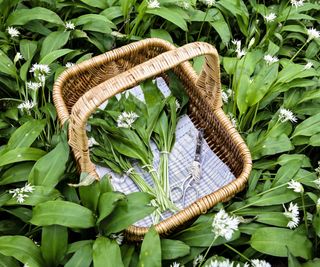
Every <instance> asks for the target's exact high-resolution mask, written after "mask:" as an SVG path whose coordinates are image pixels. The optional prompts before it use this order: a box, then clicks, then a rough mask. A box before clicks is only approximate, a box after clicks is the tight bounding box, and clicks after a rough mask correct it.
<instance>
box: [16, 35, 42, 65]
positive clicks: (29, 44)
mask: <svg viewBox="0 0 320 267" xmlns="http://www.w3.org/2000/svg"><path fill="white" fill-rule="evenodd" d="M37 44H38V43H37V42H36V41H30V40H26V39H23V40H21V41H20V43H19V45H20V53H21V54H22V56H23V58H24V59H25V60H28V61H29V60H31V59H32V58H33V56H34V54H35V53H36V50H37Z"/></svg>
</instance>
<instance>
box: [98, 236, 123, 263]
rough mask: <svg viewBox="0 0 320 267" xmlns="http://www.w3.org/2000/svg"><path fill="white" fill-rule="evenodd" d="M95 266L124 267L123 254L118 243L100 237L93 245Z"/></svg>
mask: <svg viewBox="0 0 320 267" xmlns="http://www.w3.org/2000/svg"><path fill="white" fill-rule="evenodd" d="M92 254H93V265H94V266H95V267H114V266H119V267H123V266H124V265H123V262H122V259H121V252H120V248H119V245H118V244H117V242H116V241H114V240H110V239H108V238H106V237H103V236H101V237H98V238H97V239H96V241H95V242H94V244H93V253H92Z"/></svg>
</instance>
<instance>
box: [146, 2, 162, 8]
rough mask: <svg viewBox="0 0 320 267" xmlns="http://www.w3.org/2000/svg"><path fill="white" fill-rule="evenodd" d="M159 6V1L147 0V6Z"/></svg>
mask: <svg viewBox="0 0 320 267" xmlns="http://www.w3.org/2000/svg"><path fill="white" fill-rule="evenodd" d="M159 7H160V3H159V1H158V0H149V1H148V8H150V9H154V8H159Z"/></svg>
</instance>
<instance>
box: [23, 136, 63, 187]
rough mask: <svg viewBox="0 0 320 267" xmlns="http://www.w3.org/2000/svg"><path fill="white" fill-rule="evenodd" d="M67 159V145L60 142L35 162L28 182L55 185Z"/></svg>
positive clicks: (48, 185)
mask: <svg viewBox="0 0 320 267" xmlns="http://www.w3.org/2000/svg"><path fill="white" fill-rule="evenodd" d="M68 159H69V146H68V144H64V143H62V142H60V143H59V144H58V145H57V146H56V147H55V148H54V149H53V150H51V151H50V152H49V153H48V154H46V155H45V156H43V157H42V158H40V159H39V160H38V161H37V162H36V163H35V165H34V166H33V168H32V170H31V172H30V175H29V179H28V180H29V182H30V183H31V184H33V185H42V186H47V187H55V186H56V185H57V184H58V183H59V181H60V179H61V177H62V175H63V173H64V171H65V168H66V166H65V165H66V163H67V161H68Z"/></svg>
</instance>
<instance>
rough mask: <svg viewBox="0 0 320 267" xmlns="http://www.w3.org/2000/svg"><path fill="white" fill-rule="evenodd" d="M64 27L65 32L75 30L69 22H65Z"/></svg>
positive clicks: (74, 26)
mask: <svg viewBox="0 0 320 267" xmlns="http://www.w3.org/2000/svg"><path fill="white" fill-rule="evenodd" d="M64 27H65V29H66V30H74V29H75V28H76V25H74V23H72V22H70V21H67V22H66V23H65V24H64Z"/></svg>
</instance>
